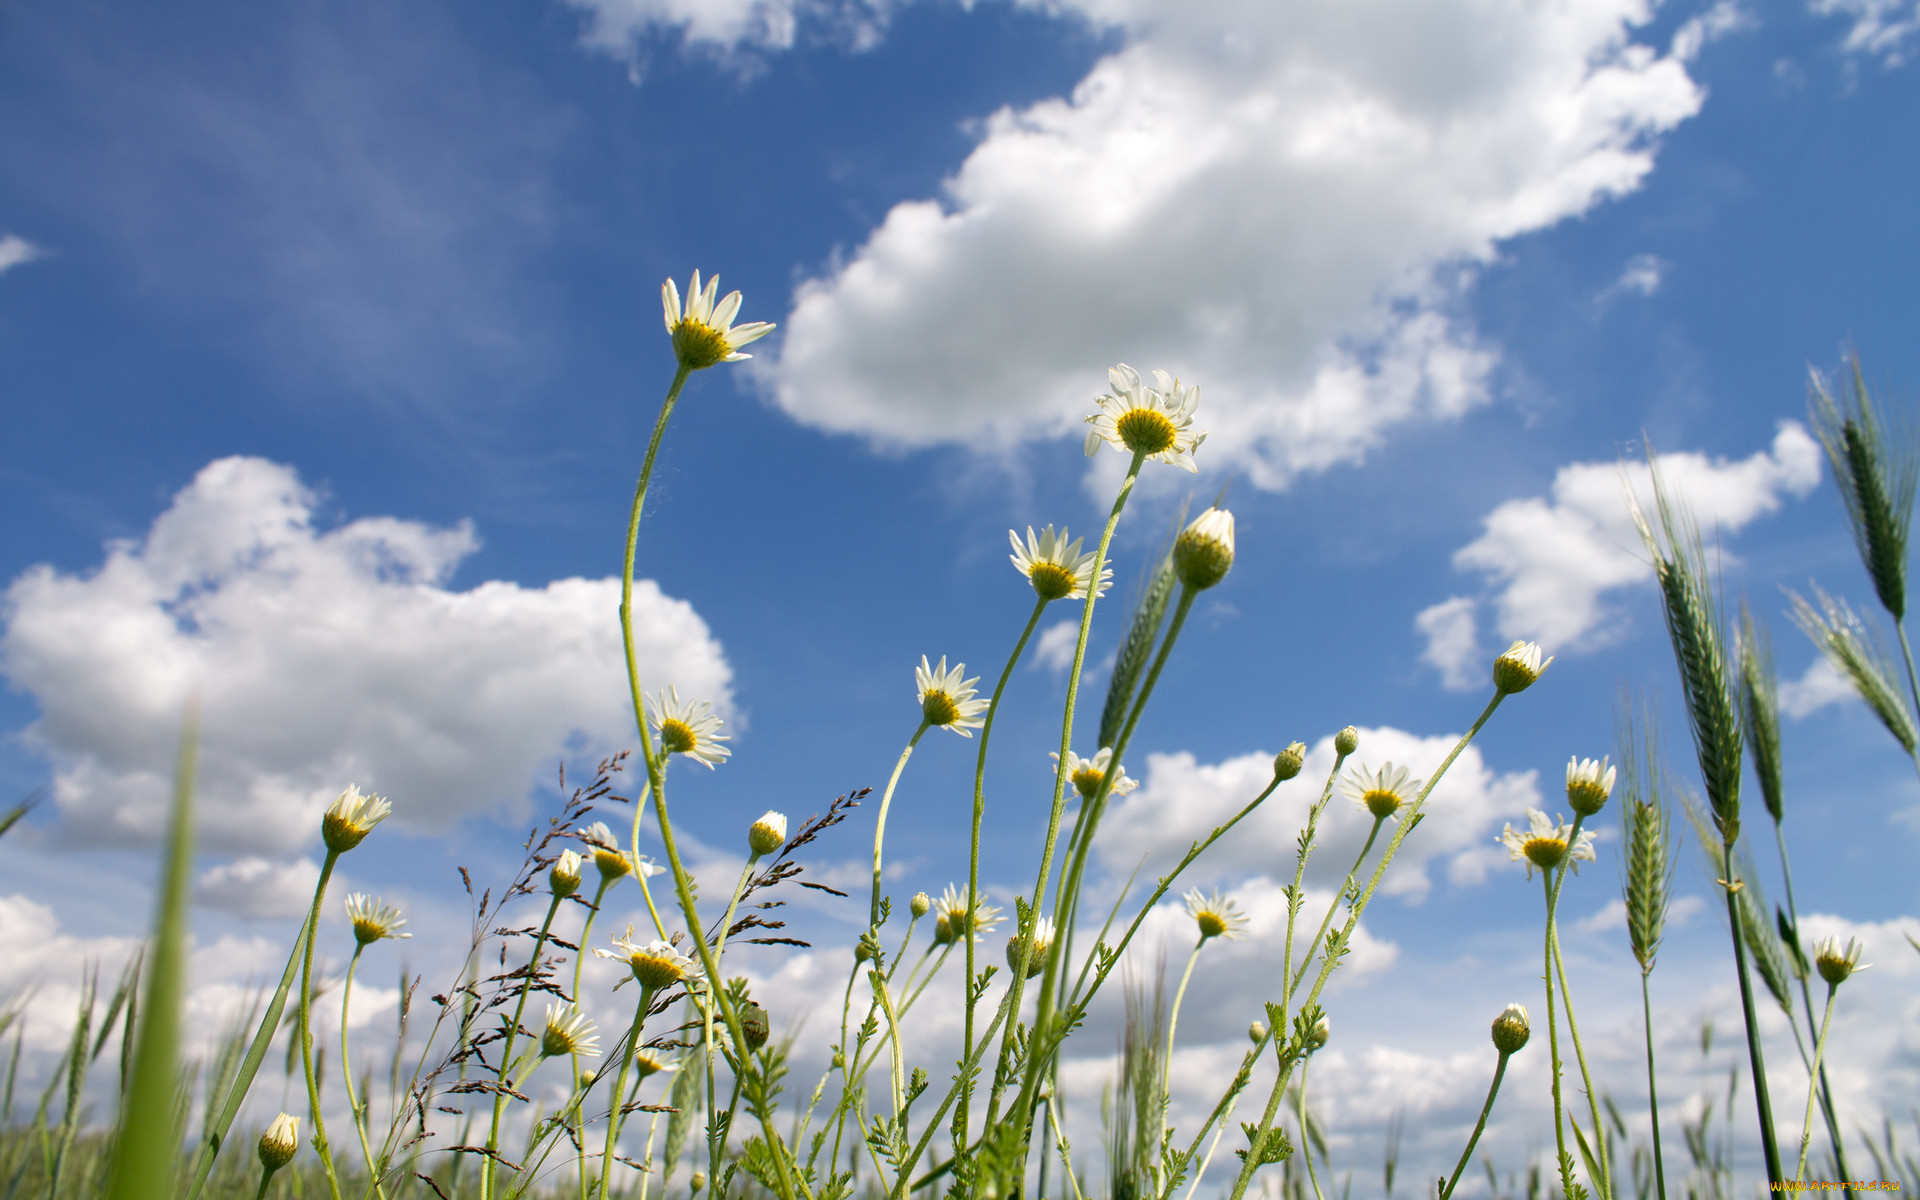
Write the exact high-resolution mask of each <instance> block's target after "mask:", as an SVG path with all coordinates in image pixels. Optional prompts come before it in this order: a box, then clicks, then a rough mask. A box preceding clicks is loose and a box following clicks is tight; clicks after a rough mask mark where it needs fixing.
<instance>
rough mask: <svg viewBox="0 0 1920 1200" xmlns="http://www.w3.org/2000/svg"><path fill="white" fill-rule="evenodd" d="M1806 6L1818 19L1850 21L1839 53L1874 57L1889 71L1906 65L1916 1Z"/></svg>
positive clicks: (1917, 24) (1845, 0) (1851, 0)
mask: <svg viewBox="0 0 1920 1200" xmlns="http://www.w3.org/2000/svg"><path fill="white" fill-rule="evenodd" d="M1809 7H1810V8H1811V9H1812V10H1813V11H1814V12H1816V13H1818V14H1820V15H1821V16H1827V17H1840V18H1842V19H1843V20H1847V21H1851V22H1852V23H1853V24H1852V25H1851V26H1850V27H1849V28H1848V29H1847V32H1846V36H1845V37H1843V38H1842V39H1841V41H1840V48H1841V50H1843V51H1845V52H1846V53H1848V54H1859V55H1864V56H1866V57H1868V58H1878V59H1879V60H1880V62H1881V64H1882V65H1884V66H1885V67H1887V68H1888V69H1889V70H1891V69H1892V68H1894V67H1898V66H1902V65H1904V64H1905V63H1906V61H1907V54H1908V52H1909V51H1910V50H1911V48H1912V47H1911V42H1912V41H1913V38H1914V35H1916V34H1920V0H1812V3H1811V4H1810V5H1809Z"/></svg>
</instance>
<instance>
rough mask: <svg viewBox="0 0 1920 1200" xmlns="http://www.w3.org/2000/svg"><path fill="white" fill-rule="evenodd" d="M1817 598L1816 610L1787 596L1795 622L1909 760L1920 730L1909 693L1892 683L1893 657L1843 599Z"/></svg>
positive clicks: (1919, 742)
mask: <svg viewBox="0 0 1920 1200" xmlns="http://www.w3.org/2000/svg"><path fill="white" fill-rule="evenodd" d="M1813 594H1814V595H1815V596H1817V597H1818V598H1819V600H1820V607H1819V608H1817V609H1816V608H1815V607H1814V606H1813V605H1811V604H1808V603H1807V602H1806V601H1805V600H1804V599H1802V598H1801V597H1800V595H1799V594H1798V593H1795V592H1789V593H1787V595H1788V597H1789V598H1790V599H1791V600H1792V601H1793V622H1794V624H1796V625H1798V626H1799V627H1800V628H1801V630H1803V631H1804V632H1805V633H1806V635H1807V637H1808V638H1809V639H1811V640H1812V642H1813V644H1814V645H1815V646H1816V647H1818V648H1819V650H1820V653H1822V654H1824V655H1826V658H1827V661H1828V662H1830V663H1832V664H1833V665H1834V666H1835V667H1837V668H1839V671H1840V673H1841V674H1842V675H1845V676H1846V677H1847V681H1848V682H1850V683H1851V684H1853V690H1854V691H1855V692H1857V693H1859V695H1860V699H1862V700H1864V701H1865V702H1866V704H1867V707H1868V708H1871V709H1872V710H1873V715H1874V716H1876V717H1879V718H1880V723H1881V724H1882V725H1884V726H1886V727H1887V732H1888V733H1890V734H1892V735H1893V740H1894V741H1896V742H1899V743H1900V748H1901V749H1902V750H1905V751H1906V752H1907V754H1908V755H1909V756H1911V755H1912V754H1913V753H1914V751H1915V749H1916V748H1920V729H1917V728H1916V725H1915V722H1914V717H1913V711H1912V709H1911V707H1910V706H1909V705H1908V703H1907V698H1906V695H1905V693H1904V692H1903V691H1902V690H1901V688H1900V686H1899V685H1898V684H1897V683H1895V682H1894V678H1895V677H1894V665H1893V659H1892V656H1891V655H1889V654H1888V653H1887V651H1886V649H1885V648H1884V647H1883V646H1882V645H1881V643H1880V639H1879V638H1878V637H1876V636H1874V634H1873V632H1872V631H1871V630H1869V629H1868V628H1867V626H1866V624H1865V623H1864V622H1862V621H1861V620H1860V618H1859V616H1858V615H1857V614H1856V613H1855V612H1854V611H1853V608H1852V606H1850V605H1849V604H1848V603H1847V602H1846V601H1845V600H1839V599H1835V598H1834V597H1832V596H1829V595H1827V593H1826V592H1824V591H1822V590H1821V589H1820V588H1818V587H1815V588H1814V589H1813Z"/></svg>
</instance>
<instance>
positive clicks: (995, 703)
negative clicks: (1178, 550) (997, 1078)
mask: <svg viewBox="0 0 1920 1200" xmlns="http://www.w3.org/2000/svg"><path fill="white" fill-rule="evenodd" d="M1095 586H1096V587H1097V586H1098V582H1097V579H1096V583H1095ZM1046 610H1047V601H1046V599H1045V598H1040V599H1036V600H1035V601H1034V605H1033V615H1032V616H1030V617H1028V618H1027V627H1026V628H1025V629H1023V630H1021V631H1020V640H1019V641H1017V642H1015V643H1014V645H1013V653H1012V654H1009V655H1008V656H1007V665H1006V666H1005V667H1004V668H1002V669H1001V671H1000V681H999V682H998V683H996V684H994V685H993V700H992V702H991V703H990V704H988V705H987V719H986V724H985V725H983V726H982V727H981V729H980V750H979V752H978V754H977V755H976V757H975V760H974V766H973V830H972V833H971V835H970V840H969V843H968V851H967V918H968V924H969V925H971V924H972V918H973V914H974V913H975V912H976V911H978V909H979V907H980V826H981V824H982V823H983V822H984V821H985V819H986V813H987V791H986V786H987V741H988V739H990V738H992V737H993V719H994V718H995V717H996V716H998V715H999V714H1000V697H1001V696H1002V695H1003V694H1004V693H1005V692H1006V690H1007V680H1008V679H1011V678H1012V677H1013V668H1014V664H1016V663H1018V662H1019V661H1020V656H1021V655H1022V654H1024V653H1025V652H1026V649H1027V639H1029V638H1031V637H1032V636H1033V631H1034V629H1035V628H1037V627H1038V626H1039V624H1040V614H1041V613H1044V612H1045V611H1046ZM966 942H967V973H966V976H965V978H964V980H963V981H962V984H961V987H962V991H963V994H964V996H965V999H966V1016H965V1018H964V1023H963V1024H962V1026H961V1035H960V1057H961V1058H962V1059H965V1058H966V1057H967V1056H968V1055H969V1054H970V1053H971V1052H972V1050H973V1021H974V1010H975V1009H977V1008H978V1007H979V1003H980V1002H979V999H978V998H977V997H976V996H975V995H974V991H973V972H974V953H973V952H974V939H973V938H972V937H968V938H967V939H966ZM971 1090H972V1089H970V1088H965V1087H963V1088H962V1089H961V1094H960V1102H959V1106H958V1108H957V1109H956V1110H955V1113H954V1118H953V1122H954V1126H955V1127H956V1128H958V1129H961V1130H965V1129H966V1127H967V1124H968V1121H969V1115H968V1108H969V1105H968V1102H967V1100H968V1093H969V1092H970V1091H971ZM963 1136H964V1135H963Z"/></svg>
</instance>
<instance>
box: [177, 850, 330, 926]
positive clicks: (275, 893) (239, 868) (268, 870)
mask: <svg viewBox="0 0 1920 1200" xmlns="http://www.w3.org/2000/svg"><path fill="white" fill-rule="evenodd" d="M319 882H320V865H319V864H318V863H316V862H314V861H313V860H312V859H310V858H299V859H295V860H294V861H292V862H275V861H273V860H272V859H266V858H260V857H258V856H256V855H246V856H244V857H241V858H236V859H234V860H233V861H232V862H227V863H222V864H220V865H219V866H217V867H211V868H208V869H207V870H206V871H205V872H204V873H202V874H201V876H200V879H199V881H198V882H197V883H196V884H195V885H194V888H193V898H194V900H195V901H196V902H197V903H199V904H203V905H205V906H206V907H208V908H217V909H220V910H222V911H224V912H229V913H232V914H233V915H234V916H237V917H255V918H260V919H266V920H271V919H275V918H285V917H304V916H305V915H306V912H307V906H308V905H309V904H311V903H312V901H313V889H314V885H316V884H317V883H319Z"/></svg>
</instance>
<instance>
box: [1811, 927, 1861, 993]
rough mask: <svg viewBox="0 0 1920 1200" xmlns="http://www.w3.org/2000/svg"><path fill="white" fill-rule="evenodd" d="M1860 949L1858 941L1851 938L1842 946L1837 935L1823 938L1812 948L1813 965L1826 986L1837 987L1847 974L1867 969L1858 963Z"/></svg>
mask: <svg viewBox="0 0 1920 1200" xmlns="http://www.w3.org/2000/svg"><path fill="white" fill-rule="evenodd" d="M1862 949H1863V947H1862V946H1861V945H1860V943H1859V941H1857V940H1856V939H1853V938H1848V939H1847V944H1846V945H1845V946H1844V947H1842V946H1841V945H1840V939H1839V938H1837V937H1830V938H1823V939H1822V940H1821V941H1820V943H1819V944H1818V945H1816V946H1815V947H1814V948H1813V965H1814V967H1815V968H1816V969H1817V970H1818V971H1819V972H1820V978H1822V979H1824V980H1826V981H1827V984H1828V986H1830V987H1839V986H1840V985H1841V984H1843V983H1845V982H1846V981H1847V976H1849V975H1851V974H1853V973H1854V972H1855V971H1864V970H1866V969H1867V968H1866V967H1864V966H1861V965H1860V954H1861V951H1862ZM1868 965H1869V966H1871V965H1872V964H1868Z"/></svg>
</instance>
